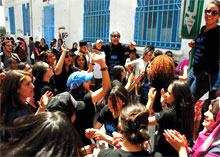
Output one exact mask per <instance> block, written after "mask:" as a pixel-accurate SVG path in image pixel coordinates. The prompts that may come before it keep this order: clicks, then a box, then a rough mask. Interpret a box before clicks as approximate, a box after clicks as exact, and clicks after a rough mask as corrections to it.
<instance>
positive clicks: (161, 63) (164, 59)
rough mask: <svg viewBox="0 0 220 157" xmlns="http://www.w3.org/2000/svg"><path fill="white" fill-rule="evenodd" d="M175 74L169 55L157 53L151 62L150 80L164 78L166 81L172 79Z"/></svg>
mask: <svg viewBox="0 0 220 157" xmlns="http://www.w3.org/2000/svg"><path fill="white" fill-rule="evenodd" d="M174 74H175V65H174V62H173V60H172V58H171V57H169V56H167V55H159V56H157V57H155V58H154V59H153V61H152V62H151V71H150V75H151V78H152V80H155V79H158V78H159V79H165V80H167V81H168V82H171V81H172V80H173V77H174Z"/></svg>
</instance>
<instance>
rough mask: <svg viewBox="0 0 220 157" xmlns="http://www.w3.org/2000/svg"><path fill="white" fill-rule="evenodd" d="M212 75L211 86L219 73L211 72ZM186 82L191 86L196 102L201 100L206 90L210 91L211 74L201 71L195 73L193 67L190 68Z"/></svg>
mask: <svg viewBox="0 0 220 157" xmlns="http://www.w3.org/2000/svg"><path fill="white" fill-rule="evenodd" d="M209 75H210V84H211V87H212V86H213V85H214V84H215V82H216V80H217V78H218V73H217V74H209ZM186 83H187V84H188V85H189V86H190V89H191V92H192V94H193V96H194V102H196V101H197V100H199V98H201V97H202V96H203V95H204V94H205V93H206V92H208V91H209V86H210V85H209V76H208V75H207V76H206V75H205V74H203V73H201V74H199V75H198V74H197V75H196V74H195V73H194V71H193V68H192V69H191V70H190V72H189V75H188V78H187V80H186Z"/></svg>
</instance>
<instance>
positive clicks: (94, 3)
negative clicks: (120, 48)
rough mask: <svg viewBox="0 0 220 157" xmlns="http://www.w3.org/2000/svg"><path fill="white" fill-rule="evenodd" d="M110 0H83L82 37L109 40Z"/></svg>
mask: <svg viewBox="0 0 220 157" xmlns="http://www.w3.org/2000/svg"><path fill="white" fill-rule="evenodd" d="M109 4H110V0H84V15H83V39H84V40H86V41H90V42H95V41H96V40H97V39H102V40H103V41H104V42H108V41H109V21H110V11H109Z"/></svg>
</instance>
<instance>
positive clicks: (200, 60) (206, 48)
mask: <svg viewBox="0 0 220 157" xmlns="http://www.w3.org/2000/svg"><path fill="white" fill-rule="evenodd" d="M219 30H220V26H217V27H216V28H214V29H211V30H209V31H207V32H204V31H205V26H203V27H202V29H201V33H200V34H199V36H198V37H197V38H196V39H195V55H194V62H193V70H194V72H195V73H198V74H199V73H201V72H202V71H206V72H209V73H212V74H218V72H219V63H218V60H219V54H220V48H219V45H220V41H219V38H220V31H219Z"/></svg>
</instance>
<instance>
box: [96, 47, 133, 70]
mask: <svg viewBox="0 0 220 157" xmlns="http://www.w3.org/2000/svg"><path fill="white" fill-rule="evenodd" d="M100 51H104V52H105V55H106V63H107V65H108V68H109V72H110V73H111V70H112V68H113V67H114V66H115V65H122V66H124V64H125V59H126V58H128V55H126V54H125V52H133V51H135V50H130V47H129V45H128V44H122V43H119V44H118V45H114V44H112V43H105V44H102V47H101V50H100Z"/></svg>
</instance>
